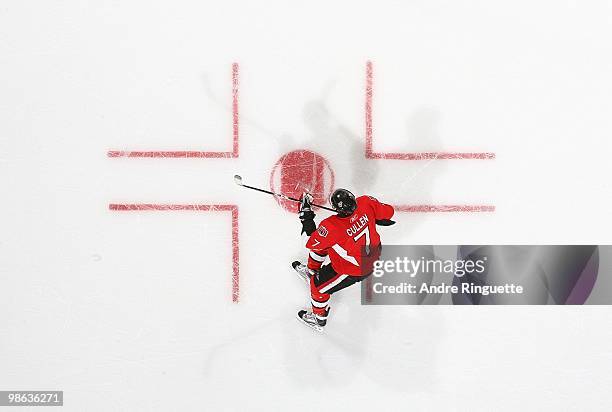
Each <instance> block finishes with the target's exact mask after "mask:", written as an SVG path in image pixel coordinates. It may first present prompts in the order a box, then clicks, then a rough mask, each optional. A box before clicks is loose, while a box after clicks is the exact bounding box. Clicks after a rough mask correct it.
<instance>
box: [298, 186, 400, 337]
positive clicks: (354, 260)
mask: <svg viewBox="0 0 612 412" xmlns="http://www.w3.org/2000/svg"><path fill="white" fill-rule="evenodd" d="M311 203H312V196H311V195H309V194H307V193H304V195H303V196H302V199H301V202H300V208H299V218H300V220H301V222H302V234H303V235H306V236H308V240H307V242H306V248H307V249H309V255H308V264H307V265H304V264H302V263H300V262H298V261H296V262H293V268H294V269H295V270H296V271H297V272H298V274H299V275H300V276H301V277H302V278H303V279H304V280H306V281H307V282H309V284H310V296H311V303H312V311H307V310H301V311H299V312H298V319H299V320H301V321H302V322H304V323H305V324H306V325H308V326H310V327H311V328H313V329H315V330H317V331H322V330H323V327H324V326H325V324H326V323H327V317H328V315H329V300H330V297H331V295H332V294H333V293H335V292H338V291H339V290H342V289H344V288H346V287H348V286H351V285H352V284H354V283H357V282H360V281H362V280H363V279H365V278H366V277H368V276H369V275H370V274H371V273H372V265H373V262H374V261H375V260H376V259H378V257H379V256H380V250H381V243H380V236H379V234H378V232H377V231H376V224H377V223H378V224H380V225H385V226H388V225H391V224H393V223H394V222H393V221H391V220H390V219H391V217H392V216H393V212H394V210H393V207H392V206H390V205H387V204H384V203H381V202H379V201H378V200H376V199H375V198H373V197H371V196H360V197H358V198H355V196H354V195H353V194H352V193H351V192H349V191H348V190H346V189H337V190H335V191H334V192H333V193H332V195H331V197H330V203H331V205H332V207H333V209H334V210H335V211H336V213H337V214H336V215H333V216H330V217H328V218H326V219H323V221H321V223H320V224H319V227H318V228H317V226H316V224H315V222H314V217H315V213H314V212H313V211H312V207H311ZM326 258H329V264H326V265H323V263H324V261H325V260H326Z"/></svg>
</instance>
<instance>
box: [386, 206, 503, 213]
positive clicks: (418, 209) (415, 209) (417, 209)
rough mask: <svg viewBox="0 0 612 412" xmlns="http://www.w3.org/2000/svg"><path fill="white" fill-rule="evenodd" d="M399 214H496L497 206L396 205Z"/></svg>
mask: <svg viewBox="0 0 612 412" xmlns="http://www.w3.org/2000/svg"><path fill="white" fill-rule="evenodd" d="M393 207H394V208H395V211H397V212H409V213H431V212H433V213H439V212H455V213H456V212H459V213H462V212H463V213H470V212H495V206H489V205H396V206H393Z"/></svg>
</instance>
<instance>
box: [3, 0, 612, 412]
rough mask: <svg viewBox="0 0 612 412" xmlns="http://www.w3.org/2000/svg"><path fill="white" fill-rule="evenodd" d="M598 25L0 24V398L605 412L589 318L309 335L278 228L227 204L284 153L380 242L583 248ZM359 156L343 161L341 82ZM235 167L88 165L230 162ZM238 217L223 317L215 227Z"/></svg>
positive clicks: (565, 8)
mask: <svg viewBox="0 0 612 412" xmlns="http://www.w3.org/2000/svg"><path fill="white" fill-rule="evenodd" d="M611 7H612V6H611V5H610V2H609V1H603V0H591V1H559V0H554V1H553V0H549V1H544V0H530V1H526V0H519V1H512V2H508V1H441V0H430V1H424V0H420V1H379V2H365V1H352V2H333V3H332V2H329V1H327V2H325V1H318V0H315V1H309V2H301V3H295V2H287V1H276V0H275V1H266V2H255V1H245V0H241V1H231V2H212V1H192V2H184V1H173V2H170V1H166V2H160V1H147V2H145V1H121V2H118V1H96V2H82V1H74V0H65V1H53V2H48V1H30V2H24V1H16V0H4V1H2V2H1V3H0V194H1V195H2V199H3V201H2V202H1V203H0V230H1V235H0V313H1V314H2V315H1V316H0V390H10V389H21V390H37V389H47V390H49V389H54V390H64V391H65V406H64V409H65V410H69V411H110V410H125V411H139V410H142V411H151V410H161V411H169V410H177V411H188V410H207V411H222V410H266V409H267V410H325V411H337V410H349V409H350V410H465V411H473V410H482V411H490V410H507V411H516V410H534V411H540V410H551V411H558V410H577V411H579V410H611V409H612V396H611V395H610V390H609V388H610V386H611V385H612V379H611V376H610V374H611V372H610V371H611V370H612V349H610V342H611V339H612V328H610V320H611V310H610V308H609V307H362V306H360V305H359V304H358V301H357V295H358V290H357V289H356V288H355V289H354V290H347V291H345V292H343V293H342V294H339V295H337V296H334V304H333V314H332V317H331V319H330V323H329V329H328V330H327V333H326V334H325V335H323V336H321V335H318V334H315V333H314V332H312V331H311V330H309V329H307V328H304V327H303V326H301V325H299V324H298V322H297V321H296V320H295V319H294V316H295V313H296V311H297V309H299V308H301V307H303V306H304V305H306V304H307V302H308V300H307V293H306V290H305V287H304V285H303V284H302V283H300V281H299V279H298V278H297V277H296V276H295V275H294V274H293V273H291V269H290V266H289V264H290V262H291V261H292V260H294V259H296V258H301V257H303V256H304V254H303V250H302V249H301V244H300V238H299V236H298V230H299V229H298V223H297V220H296V219H295V216H293V215H290V214H288V213H286V212H284V211H282V210H281V209H280V208H278V207H277V206H276V204H275V203H274V201H273V200H272V199H270V198H268V197H265V196H263V195H259V194H255V193H250V192H246V191H241V190H240V189H239V188H237V187H236V186H235V185H234V184H233V179H232V176H233V174H234V173H241V174H242V175H243V176H245V180H246V179H248V182H249V183H251V184H255V185H262V186H265V185H266V184H267V182H268V179H269V175H270V171H271V168H272V166H273V164H274V163H275V162H276V160H277V159H278V158H279V157H280V156H281V155H282V154H284V153H286V152H287V151H289V150H293V149H300V148H308V149H313V150H316V151H318V152H319V153H321V154H323V155H325V156H326V157H327V158H328V159H329V160H330V162H331V163H332V165H333V167H334V170H335V172H336V181H337V183H338V184H339V185H342V186H348V187H351V188H354V189H355V190H356V191H358V192H368V193H371V194H374V195H376V196H379V197H380V198H382V199H384V200H387V201H389V202H393V203H435V204H446V203H465V204H493V205H495V206H496V208H497V210H496V212H495V213H492V214H471V215H469V214H468V215H459V214H444V215H441V214H429V215H424V214H413V215H408V214H402V215H398V216H397V220H398V225H396V226H395V227H392V228H385V229H384V230H383V238H384V240H385V242H386V243H420V244H432V243H433V244H480V243H482V244H489V243H518V244H539V243H560V244H572V243H609V242H610V233H612V223H611V222H612V219H610V204H611V202H610V201H611V200H612V189H611V186H610V179H609V177H610V175H612V173H611V172H612V169H611V167H610V163H609V156H610V153H612V150H611V149H612V147H611V143H610V141H611V139H610V136H611V133H612V121H611V119H612V116H611V113H612V104H611V99H612V98H611V97H610V96H612V75H611V74H612V70H611V69H612V51H611V47H612V46H611V44H612V43H611V42H610V39H611V38H612V24H611V23H612V10H611ZM368 59H371V60H372V61H373V62H374V73H375V74H374V76H375V78H374V79H375V97H374V136H375V143H374V149H375V150H376V151H410V150H415V151H419V150H443V151H487V152H495V153H496V155H497V158H496V159H495V160H492V161H478V160H476V161H468V160H463V161H462V160H457V161H437V162H406V161H388V162H386V163H376V162H375V163H372V161H366V160H364V158H363V156H362V153H363V152H362V151H361V146H360V142H361V141H363V136H364V111H363V106H364V83H365V79H364V75H365V61H366V60H368ZM232 62H238V63H239V64H240V120H241V123H240V144H241V147H240V158H239V159H231V160H227V159H110V158H108V157H106V151H107V150H110V149H117V150H124V149H127V150H130V149H132V150H211V151H212V150H219V151H224V150H230V148H231V146H230V138H231V131H232V129H231V109H230V105H231V100H230V99H231V95H230V86H231V82H230V81H231V78H230V75H231V69H230V66H231V63H232ZM111 202H115V203H147V202H149V203H176V204H196V203H197V204H207V203H232V204H238V205H239V207H240V253H241V255H240V277H241V283H240V299H241V300H240V303H239V304H233V303H231V267H230V262H231V251H230V241H231V231H230V224H231V221H230V216H229V214H227V213H220V214H216V215H215V214H211V213H199V212H151V213H139V212H126V213H118V212H110V211H109V210H108V204H109V203H111Z"/></svg>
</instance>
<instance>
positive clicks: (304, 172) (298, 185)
mask: <svg viewBox="0 0 612 412" xmlns="http://www.w3.org/2000/svg"><path fill="white" fill-rule="evenodd" d="M333 187H334V171H333V170H332V168H331V166H330V165H329V162H328V161H327V159H325V158H324V157H323V156H321V155H320V154H318V153H315V152H313V151H311V150H294V151H292V152H289V153H286V154H284V155H283V156H282V157H281V158H280V159H278V161H277V162H276V164H275V165H274V168H273V169H272V174H271V175H270V190H272V191H273V192H276V193H281V194H283V195H286V196H290V197H294V198H296V199H299V198H300V196H301V195H302V193H304V192H309V193H310V194H311V195H312V196H313V197H314V203H318V204H320V205H324V204H325V203H327V199H328V197H329V195H330V194H331V191H332V189H333ZM276 200H277V202H278V204H279V205H280V206H281V207H282V208H283V209H285V210H287V211H289V212H293V213H297V211H298V205H299V204H298V203H297V202H293V201H290V200H285V199H280V198H276Z"/></svg>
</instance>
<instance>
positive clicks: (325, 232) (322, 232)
mask: <svg viewBox="0 0 612 412" xmlns="http://www.w3.org/2000/svg"><path fill="white" fill-rule="evenodd" d="M317 233H319V235H321V236H322V237H327V235H328V234H329V231H328V230H327V228H326V227H325V226H321V225H319V228H318V229H317Z"/></svg>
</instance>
